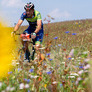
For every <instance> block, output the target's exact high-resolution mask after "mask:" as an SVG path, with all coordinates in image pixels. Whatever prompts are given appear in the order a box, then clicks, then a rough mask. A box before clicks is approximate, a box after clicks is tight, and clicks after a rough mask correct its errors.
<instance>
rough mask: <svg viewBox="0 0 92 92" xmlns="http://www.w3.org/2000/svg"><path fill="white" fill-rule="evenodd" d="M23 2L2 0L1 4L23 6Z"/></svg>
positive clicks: (19, 0) (20, 0)
mask: <svg viewBox="0 0 92 92" xmlns="http://www.w3.org/2000/svg"><path fill="white" fill-rule="evenodd" d="M24 4H25V3H24V2H23V1H22V0H2V1H1V5H2V6H4V5H5V6H7V7H16V8H19V7H23V5H24Z"/></svg>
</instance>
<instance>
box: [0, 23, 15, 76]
mask: <svg viewBox="0 0 92 92" xmlns="http://www.w3.org/2000/svg"><path fill="white" fill-rule="evenodd" d="M13 49H14V43H13V39H12V38H11V29H10V28H8V27H4V26H3V25H2V23H1V22H0V77H5V76H6V75H7V74H8V72H9V71H10V69H11V68H12V64H11V63H12V59H13V58H12V57H13V55H12V50H13Z"/></svg>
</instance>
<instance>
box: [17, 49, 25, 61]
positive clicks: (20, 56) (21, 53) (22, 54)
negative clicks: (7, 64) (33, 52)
mask: <svg viewBox="0 0 92 92" xmlns="http://www.w3.org/2000/svg"><path fill="white" fill-rule="evenodd" d="M25 59H26V57H25V52H24V50H23V49H20V50H19V51H18V60H19V61H21V62H22V61H24V60H25Z"/></svg>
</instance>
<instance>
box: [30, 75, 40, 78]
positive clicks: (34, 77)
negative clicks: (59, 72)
mask: <svg viewBox="0 0 92 92" xmlns="http://www.w3.org/2000/svg"><path fill="white" fill-rule="evenodd" d="M37 77H39V76H33V75H31V76H30V78H37Z"/></svg>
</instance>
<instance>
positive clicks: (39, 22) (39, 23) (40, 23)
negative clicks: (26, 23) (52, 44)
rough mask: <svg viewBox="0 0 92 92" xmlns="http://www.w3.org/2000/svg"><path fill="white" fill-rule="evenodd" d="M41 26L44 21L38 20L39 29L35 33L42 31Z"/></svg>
mask: <svg viewBox="0 0 92 92" xmlns="http://www.w3.org/2000/svg"><path fill="white" fill-rule="evenodd" d="M41 25H42V20H37V27H36V30H35V31H34V32H35V33H38V32H39V31H40V29H41Z"/></svg>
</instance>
